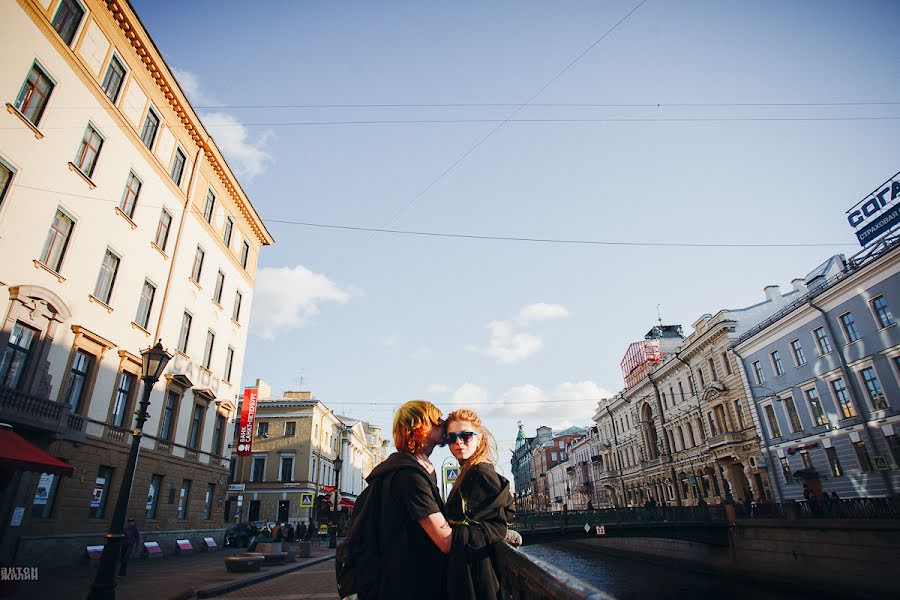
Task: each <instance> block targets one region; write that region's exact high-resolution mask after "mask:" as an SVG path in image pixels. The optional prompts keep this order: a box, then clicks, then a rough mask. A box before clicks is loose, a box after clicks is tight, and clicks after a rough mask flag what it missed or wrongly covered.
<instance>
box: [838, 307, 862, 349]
mask: <svg viewBox="0 0 900 600" xmlns="http://www.w3.org/2000/svg"><path fill="white" fill-rule="evenodd" d="M838 320H839V321H840V322H841V328H842V329H843V330H844V337H845V338H846V340H847V343H848V344H852V343H853V342H855V341H856V340H858V339H859V329H857V328H856V319H854V318H853V313H850V312H847V313H844V314H842V315H841V316H840V317H838Z"/></svg>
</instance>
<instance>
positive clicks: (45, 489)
mask: <svg viewBox="0 0 900 600" xmlns="http://www.w3.org/2000/svg"><path fill="white" fill-rule="evenodd" d="M58 485H59V475H54V474H52V473H41V478H40V479H39V480H38V484H37V489H36V490H35V492H34V500H33V501H32V503H31V516H32V517H33V518H37V519H49V518H50V515H51V513H52V512H53V501H54V500H55V499H56V488H57V486H58Z"/></svg>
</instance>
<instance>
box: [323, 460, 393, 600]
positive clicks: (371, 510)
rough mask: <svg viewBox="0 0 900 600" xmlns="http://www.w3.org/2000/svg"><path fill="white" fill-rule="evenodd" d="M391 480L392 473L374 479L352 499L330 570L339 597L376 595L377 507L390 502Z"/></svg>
mask: <svg viewBox="0 0 900 600" xmlns="http://www.w3.org/2000/svg"><path fill="white" fill-rule="evenodd" d="M392 479H393V472H391V473H388V474H387V475H385V476H384V477H378V478H376V479H374V480H373V481H372V482H370V483H369V485H368V486H367V487H366V489H364V490H363V491H362V493H361V494H360V495H359V498H357V500H356V508H355V509H354V512H353V520H352V521H351V522H350V533H349V534H348V535H347V538H346V539H345V540H344V541H342V542H341V543H340V544H338V546H337V551H336V552H335V561H334V562H335V565H334V569H335V575H336V577H337V585H338V593H339V595H340V597H341V598H346V597H347V596H351V595H353V594H358V595H359V597H360V598H376V597H378V589H379V586H380V584H381V571H382V560H383V556H384V554H385V552H384V548H383V547H382V545H381V537H382V536H381V531H382V525H383V524H382V511H381V507H382V506H384V505H386V504H387V503H389V502H390V490H391V480H392ZM386 541H387V540H386Z"/></svg>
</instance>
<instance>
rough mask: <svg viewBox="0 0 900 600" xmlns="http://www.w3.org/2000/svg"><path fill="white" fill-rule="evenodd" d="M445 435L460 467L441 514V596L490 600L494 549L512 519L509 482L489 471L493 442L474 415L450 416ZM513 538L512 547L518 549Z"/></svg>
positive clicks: (494, 590) (494, 594) (495, 584)
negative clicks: (445, 543)
mask: <svg viewBox="0 0 900 600" xmlns="http://www.w3.org/2000/svg"><path fill="white" fill-rule="evenodd" d="M446 430H447V433H446V435H445V440H446V442H447V444H448V445H449V446H450V452H452V453H453V456H454V457H456V460H458V461H459V464H460V467H461V468H460V472H459V477H458V478H457V480H456V483H455V484H454V485H453V489H452V490H451V491H450V495H449V496H448V497H447V507H446V511H445V512H446V515H447V520H448V521H449V522H450V524H451V525H452V526H453V535H452V550H451V552H450V562H449V565H448V572H447V595H448V596H449V597H450V598H453V600H459V599H462V600H496V599H497V598H499V596H500V582H499V580H498V579H497V569H496V568H495V561H496V560H497V557H496V555H495V552H494V546H495V545H496V544H501V543H503V542H504V540H505V539H507V524H508V523H509V521H510V520H511V519H512V518H513V515H514V508H513V505H514V500H513V496H512V494H511V493H510V491H509V481H507V480H506V478H504V477H502V476H500V475H498V474H497V471H496V470H495V469H494V464H493V463H494V461H495V460H496V442H495V441H494V438H493V436H492V435H491V432H490V431H488V429H487V428H486V427H485V426H484V424H483V423H482V422H481V417H479V416H478V414H476V413H475V412H474V411H472V410H468V409H465V408H464V409H460V410H456V411H453V412H452V413H450V414H449V415H448V416H447V422H446ZM510 533H512V532H510ZM515 538H518V540H517V543H516V542H513V543H516V545H518V543H521V538H519V536H517V535H514V536H513V540H515ZM513 540H510V541H513Z"/></svg>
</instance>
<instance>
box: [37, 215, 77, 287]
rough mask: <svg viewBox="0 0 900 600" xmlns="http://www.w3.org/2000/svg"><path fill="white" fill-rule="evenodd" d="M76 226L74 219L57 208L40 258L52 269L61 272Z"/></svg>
mask: <svg viewBox="0 0 900 600" xmlns="http://www.w3.org/2000/svg"><path fill="white" fill-rule="evenodd" d="M74 227H75V221H74V219H72V218H71V217H69V216H68V215H67V214H66V213H64V212H63V211H62V210H60V209H57V210H56V214H55V215H53V222H52V223H51V224H50V231H48V232H47V239H45V240H44V248H43V250H41V258H40V262H41V263H42V264H43V265H44V266H45V267H47V268H48V269H50V270H51V271H54V272H56V273H59V271H60V269H61V268H62V262H63V258H65V255H66V250H67V249H68V248H69V240H70V239H71V237H72V230H73V229H74Z"/></svg>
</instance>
